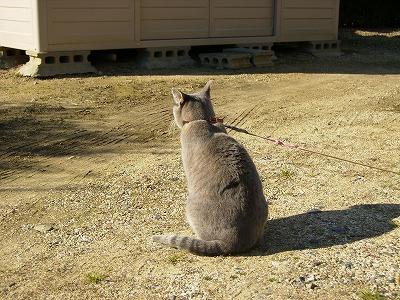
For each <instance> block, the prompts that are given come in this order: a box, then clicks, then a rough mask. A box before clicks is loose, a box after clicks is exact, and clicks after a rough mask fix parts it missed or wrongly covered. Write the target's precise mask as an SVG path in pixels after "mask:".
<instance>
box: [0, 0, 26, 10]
mask: <svg viewBox="0 0 400 300" xmlns="http://www.w3.org/2000/svg"><path fill="white" fill-rule="evenodd" d="M4 7H15V8H23V7H25V8H31V0H12V1H10V0H0V9H3V8H4Z"/></svg>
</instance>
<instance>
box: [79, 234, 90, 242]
mask: <svg viewBox="0 0 400 300" xmlns="http://www.w3.org/2000/svg"><path fill="white" fill-rule="evenodd" d="M79 241H81V242H83V243H90V239H89V238H88V237H86V236H84V235H83V236H81V237H80V238H79Z"/></svg>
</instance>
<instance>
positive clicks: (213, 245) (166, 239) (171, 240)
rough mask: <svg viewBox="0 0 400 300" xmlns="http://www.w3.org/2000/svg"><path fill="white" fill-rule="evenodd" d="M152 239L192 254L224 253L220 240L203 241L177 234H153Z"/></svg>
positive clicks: (213, 254) (214, 254)
mask: <svg viewBox="0 0 400 300" xmlns="http://www.w3.org/2000/svg"><path fill="white" fill-rule="evenodd" d="M153 241H155V242H158V243H161V244H164V245H166V246H170V247H174V248H178V249H184V250H187V251H189V252H191V253H193V254H197V255H204V256H218V255H223V254H227V253H224V250H223V248H224V247H223V244H222V242H221V241H203V240H199V239H196V238H192V237H187V236H179V235H155V236H153Z"/></svg>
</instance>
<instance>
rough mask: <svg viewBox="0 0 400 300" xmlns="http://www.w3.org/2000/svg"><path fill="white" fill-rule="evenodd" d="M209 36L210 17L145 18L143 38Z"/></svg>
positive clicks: (142, 25) (142, 26) (142, 31)
mask: <svg viewBox="0 0 400 300" xmlns="http://www.w3.org/2000/svg"><path fill="white" fill-rule="evenodd" d="M207 36H208V19H200V20H193V19H190V20H143V21H142V23H141V39H142V40H151V39H181V38H201V37H207Z"/></svg>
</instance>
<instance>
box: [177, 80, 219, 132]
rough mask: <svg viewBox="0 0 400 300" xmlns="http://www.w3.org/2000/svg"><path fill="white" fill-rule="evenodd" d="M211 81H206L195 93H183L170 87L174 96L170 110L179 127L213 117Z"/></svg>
mask: <svg viewBox="0 0 400 300" xmlns="http://www.w3.org/2000/svg"><path fill="white" fill-rule="evenodd" d="M211 82H212V81H209V82H207V84H206V85H205V86H204V88H203V89H202V90H201V91H200V92H199V93H196V94H184V93H182V92H180V91H177V90H175V89H172V95H173V96H174V106H173V109H172V110H173V113H174V119H175V123H176V125H177V126H178V127H179V128H182V127H183V125H185V124H186V123H189V122H192V121H195V120H210V119H211V118H214V117H215V113H214V109H213V106H212V104H211V97H210V87H211Z"/></svg>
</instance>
